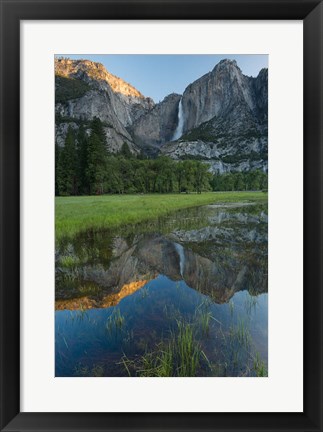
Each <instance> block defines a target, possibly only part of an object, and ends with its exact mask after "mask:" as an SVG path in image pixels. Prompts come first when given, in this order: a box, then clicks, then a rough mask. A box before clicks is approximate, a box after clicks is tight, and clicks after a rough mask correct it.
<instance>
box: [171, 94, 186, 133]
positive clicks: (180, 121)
mask: <svg viewBox="0 0 323 432" xmlns="http://www.w3.org/2000/svg"><path fill="white" fill-rule="evenodd" d="M183 127H184V113H183V105H182V98H181V99H180V101H179V104H178V120H177V127H176V130H175V132H174V135H173V138H172V141H176V140H177V139H178V138H180V137H181V136H182V135H183Z"/></svg>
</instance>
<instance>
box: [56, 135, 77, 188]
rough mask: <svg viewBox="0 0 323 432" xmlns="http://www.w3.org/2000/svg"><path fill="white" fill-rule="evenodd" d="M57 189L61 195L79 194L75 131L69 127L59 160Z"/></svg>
mask: <svg viewBox="0 0 323 432" xmlns="http://www.w3.org/2000/svg"><path fill="white" fill-rule="evenodd" d="M57 189H58V192H59V194H60V195H76V194H77V158H76V147H75V136H74V131H73V129H72V128H71V127H69V129H68V131H67V135H66V139H65V144H64V147H63V148H62V149H61V150H60V151H59V155H58V161H57Z"/></svg>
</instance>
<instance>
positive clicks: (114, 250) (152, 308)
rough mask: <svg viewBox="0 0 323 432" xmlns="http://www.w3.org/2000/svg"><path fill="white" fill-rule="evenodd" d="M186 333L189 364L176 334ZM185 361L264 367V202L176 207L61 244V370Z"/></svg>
mask: <svg viewBox="0 0 323 432" xmlns="http://www.w3.org/2000/svg"><path fill="white" fill-rule="evenodd" d="M189 338H191V339H192V341H191V342H192V345H194V344H195V345H194V346H195V348H194V349H195V351H192V353H190V352H189V351H187V357H189V356H190V357H192V358H195V357H196V364H195V363H194V364H189V365H186V363H185V361H186V360H185V359H184V360H183V359H182V358H180V356H181V355H182V354H180V353H179V352H178V351H176V349H175V348H174V346H172V345H171V344H172V343H173V342H174V341H175V342H176V344H177V345H180V344H181V343H183V344H186V345H185V347H187V346H188V345H189V342H190V339H189ZM183 346H184V345H183ZM165 353H166V354H167V356H168V357H167V358H166V357H165V356H166V354H165ZM194 356H195V357H194ZM164 357H165V359H164ZM170 358H171V361H170ZM171 362H172V363H171ZM148 363H149V364H148ZM171 364H173V365H174V364H176V366H171ZM165 365H168V366H167V368H166V367H165ZM185 365H186V366H187V367H186V366H185ZM184 366H185V367H184ZM184 371H185V373H188V374H189V375H193V376H263V375H266V373H267V211H266V208H265V207H264V206H255V205H248V206H242V205H240V204H236V205H228V206H225V207H224V206H221V207H218V206H205V207H201V208H193V209H190V210H185V211H179V212H176V213H174V214H172V215H169V216H168V217H164V218H160V219H159V220H156V221H153V222H150V223H147V224H142V225H140V224H139V225H136V226H132V227H129V226H127V227H124V228H122V229H120V230H118V232H114V233H110V232H108V231H105V232H100V233H86V234H83V235H81V236H78V237H77V238H75V239H74V241H73V242H68V241H66V242H62V243H61V245H60V246H59V248H58V249H57V251H56V376H128V375H130V376H183V373H184ZM184 376H186V375H184Z"/></svg>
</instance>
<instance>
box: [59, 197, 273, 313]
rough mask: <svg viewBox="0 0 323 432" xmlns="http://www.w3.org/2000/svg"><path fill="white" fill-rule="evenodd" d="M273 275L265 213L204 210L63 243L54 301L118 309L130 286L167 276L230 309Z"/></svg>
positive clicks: (259, 290)
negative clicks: (232, 302) (81, 301)
mask: <svg viewBox="0 0 323 432" xmlns="http://www.w3.org/2000/svg"><path fill="white" fill-rule="evenodd" d="M179 251H180V252H181V253H179ZM67 256H70V257H72V258H71V259H66V257H67ZM63 258H65V261H64V259H63ZM73 259H74V264H73ZM66 263H68V264H69V265H68V266H66ZM267 269H268V263H267V216H266V213H265V212H264V207H263V206H262V207H261V206H251V205H250V206H248V207H245V208H243V211H242V210H241V207H240V208H239V207H236V208H219V209H215V208H212V206H205V207H202V208H193V209H189V210H185V211H180V212H176V213H174V214H172V215H169V216H168V217H167V218H160V219H159V220H157V221H154V222H149V223H147V224H145V225H142V224H141V225H136V226H133V227H130V226H127V227H124V228H122V229H120V230H118V232H117V233H114V235H113V234H112V233H107V232H104V233H102V232H101V233H100V232H95V233H89V232H87V233H83V234H82V235H79V236H77V238H76V239H75V240H74V241H73V243H70V242H69V243H66V244H64V242H62V243H61V244H60V248H59V250H58V253H57V263H56V298H57V300H63V299H65V300H67V299H75V298H78V297H79V298H80V297H82V298H83V299H84V298H87V299H88V300H86V301H85V300H84V303H86V305H87V307H107V304H109V301H110V302H111V304H116V303H115V302H117V303H118V301H120V299H121V298H123V297H124V295H122V294H120V293H126V292H128V291H127V288H125V287H127V286H132V287H134V286H135V287H139V288H141V286H143V285H142V281H146V280H149V279H152V278H154V277H156V275H157V274H163V275H166V276H167V277H168V278H170V279H171V280H173V281H178V280H181V279H183V280H184V281H185V282H186V284H187V285H188V286H190V287H191V288H194V289H195V290H197V291H199V292H201V293H203V294H206V295H208V296H210V297H211V298H212V299H213V300H214V301H215V302H217V303H225V302H228V301H229V299H230V298H231V297H232V296H233V295H234V293H235V292H237V291H240V290H248V291H249V292H250V294H252V295H256V294H259V293H262V292H267V273H268V270H267ZM139 288H137V289H139ZM130 291H131V290H130ZM130 291H129V294H130V293H131V292H130ZM129 294H126V295H129ZM118 298H119V300H118ZM108 299H110V300H108ZM111 299H113V300H111ZM73 304H74V305H75V304H76V305H77V302H76V303H75V302H74V303H73ZM91 305H92V306H91ZM65 307H66V308H69V307H68V302H65ZM59 308H64V302H62V301H61V302H60V307H59ZM71 308H73V307H71Z"/></svg>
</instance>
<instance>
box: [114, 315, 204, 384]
mask: <svg viewBox="0 0 323 432" xmlns="http://www.w3.org/2000/svg"><path fill="white" fill-rule="evenodd" d="M202 360H204V361H206V360H207V359H206V356H205V354H204V352H203V351H202V348H201V345H200V344H199V343H198V342H197V341H196V340H195V337H194V331H193V325H192V324H189V323H185V322H182V321H177V329H176V331H174V332H173V331H171V333H170V338H169V339H168V340H167V341H164V342H161V343H159V344H158V345H156V350H154V351H151V352H146V353H145V354H144V355H143V356H141V358H140V359H139V360H131V359H129V358H128V357H127V356H126V355H124V356H123V357H122V359H121V362H120V364H122V365H123V367H124V368H125V370H126V371H127V373H128V375H129V376H133V375H135V376H140V377H194V376H196V375H197V371H198V368H199V366H200V363H201V361H202Z"/></svg>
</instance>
